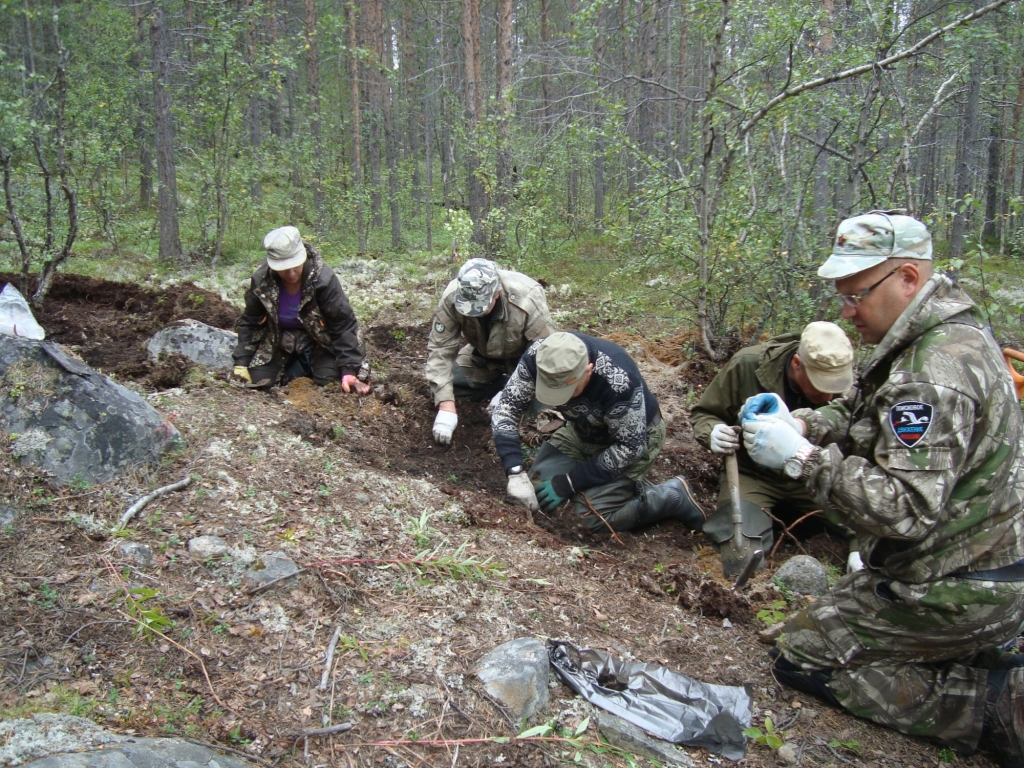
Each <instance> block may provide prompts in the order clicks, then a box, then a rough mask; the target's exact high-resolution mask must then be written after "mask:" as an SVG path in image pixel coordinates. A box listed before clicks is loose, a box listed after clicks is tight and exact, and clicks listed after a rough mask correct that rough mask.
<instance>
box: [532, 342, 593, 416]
mask: <svg viewBox="0 0 1024 768" xmlns="http://www.w3.org/2000/svg"><path fill="white" fill-rule="evenodd" d="M589 362H590V355H589V353H588V352H587V345H586V344H584V343H583V340H582V339H581V338H580V337H579V336H574V335H573V334H571V333H566V332H565V331H559V332H558V333H552V334H551V335H550V336H548V337H547V338H546V339H544V340H543V341H542V342H541V343H540V347H539V348H538V349H537V391H536V395H535V396H536V398H537V401H538V402H540V403H542V404H543V405H565V404H566V403H567V402H569V400H570V398H571V397H572V393H573V392H574V391H575V390H576V385H577V384H578V383H579V380H580V377H581V376H582V375H583V373H584V371H586V369H587V363H589Z"/></svg>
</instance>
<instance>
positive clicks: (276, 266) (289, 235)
mask: <svg viewBox="0 0 1024 768" xmlns="http://www.w3.org/2000/svg"><path fill="white" fill-rule="evenodd" d="M263 247H264V248H266V249H267V266H268V267H270V268H271V269H272V270H274V271H275V272H284V271H285V270H288V269H292V268H293V267H297V266H299V265H300V264H304V263H305V261H306V246H305V245H303V244H302V235H300V234H299V230H298V229H296V228H295V227H278V228H277V229H274V230H271V231H270V232H268V233H267V236H266V237H264V238H263Z"/></svg>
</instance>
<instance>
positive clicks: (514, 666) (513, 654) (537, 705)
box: [474, 637, 550, 721]
mask: <svg viewBox="0 0 1024 768" xmlns="http://www.w3.org/2000/svg"><path fill="white" fill-rule="evenodd" d="M474 671H475V672H476V676H477V677H479V678H480V679H481V680H482V681H483V683H484V687H485V688H486V689H487V692H488V693H489V694H491V696H493V697H494V698H496V699H497V700H498V701H500V702H501V703H502V704H504V705H505V706H506V707H508V708H509V709H510V710H512V716H513V717H514V718H515V719H516V720H517V721H518V720H523V719H524V718H529V717H530V716H531V715H533V714H534V713H535V712H538V711H540V710H542V709H544V707H546V706H547V705H548V678H549V677H550V674H549V663H548V651H547V649H546V648H545V647H544V644H543V643H542V642H541V641H540V640H537V639H536V638H533V637H520V638H517V639H515V640H511V641H509V642H507V643H504V644H503V645H499V646H498V647H497V648H495V649H494V650H493V651H491V652H490V653H488V654H487V655H485V656H484V657H483V658H482V659H480V661H478V662H477V663H476V669H475V670H474Z"/></svg>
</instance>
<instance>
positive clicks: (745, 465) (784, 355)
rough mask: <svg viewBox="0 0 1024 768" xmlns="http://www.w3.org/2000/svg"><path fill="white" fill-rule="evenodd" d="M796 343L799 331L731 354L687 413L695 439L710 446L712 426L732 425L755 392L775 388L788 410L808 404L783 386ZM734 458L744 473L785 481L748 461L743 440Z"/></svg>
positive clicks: (796, 346)
mask: <svg viewBox="0 0 1024 768" xmlns="http://www.w3.org/2000/svg"><path fill="white" fill-rule="evenodd" d="M799 346H800V334H798V333H785V334H783V335H781V336H776V337H775V338H773V339H769V340H768V341H766V342H765V343H764V344H757V345H756V346H753V347H746V348H745V349H741V350H740V351H739V352H737V353H736V354H735V355H733V356H732V359H731V360H729V362H728V363H726V364H725V365H724V366H722V369H721V370H720V371H719V372H718V374H717V375H716V376H715V378H714V379H712V381H711V383H710V384H708V385H707V387H706V388H705V389H704V392H703V393H702V394H701V396H700V400H698V401H697V404H696V405H695V406H694V407H693V411H692V412H691V414H690V423H692V424H693V436H694V437H695V438H696V439H697V442H698V443H700V444H701V445H703V446H704V447H705V448H709V449H710V448H711V430H713V429H714V428H715V426H716V425H718V424H731V425H735V424H736V423H737V417H738V416H739V413H740V408H742V407H743V403H745V402H746V401H747V398H748V397H753V396H754V395H760V394H762V393H764V392H774V393H775V394H777V395H778V396H779V397H781V398H782V399H783V400H785V401H786V405H787V406H789V408H790V410H793V409H794V408H804V407H807V406H809V405H810V403H809V402H808V401H807V400H806V399H804V397H803V396H802V395H799V394H797V395H794V394H793V393H792V391H791V390H790V388H789V387H787V386H786V366H787V365H789V360H790V358H791V357H792V356H793V353H794V352H796V351H797V348H798V347H799ZM737 458H738V459H739V465H740V472H742V473H743V474H745V475H749V476H757V477H770V478H773V479H775V480H777V481H779V482H780V483H781V482H786V481H787V479H786V478H785V477H783V476H782V475H780V474H779V473H777V472H773V471H771V470H768V469H765V468H764V467H760V466H758V465H757V464H755V463H754V462H753V461H751V459H750V457H749V456H747V451H746V449H745V448H744V447H743V444H742V442H741V443H740V450H739V452H738V453H737Z"/></svg>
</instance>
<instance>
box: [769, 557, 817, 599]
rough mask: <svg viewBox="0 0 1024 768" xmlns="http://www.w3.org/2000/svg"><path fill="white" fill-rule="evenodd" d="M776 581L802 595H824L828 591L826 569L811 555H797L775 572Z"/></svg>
mask: <svg viewBox="0 0 1024 768" xmlns="http://www.w3.org/2000/svg"><path fill="white" fill-rule="evenodd" d="M775 580H776V581H777V582H778V583H779V584H781V585H782V586H783V587H786V588H787V589H791V590H792V591H794V592H796V593H798V594H801V595H823V594H825V592H826V590H828V579H827V578H826V574H825V567H824V566H823V565H822V564H821V563H819V562H818V561H817V560H815V559H814V558H813V557H811V556H810V555H796V556H794V557H791V558H789V560H787V561H786V562H784V563H783V564H782V565H781V566H780V567H779V570H777V571H776V572H775Z"/></svg>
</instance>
